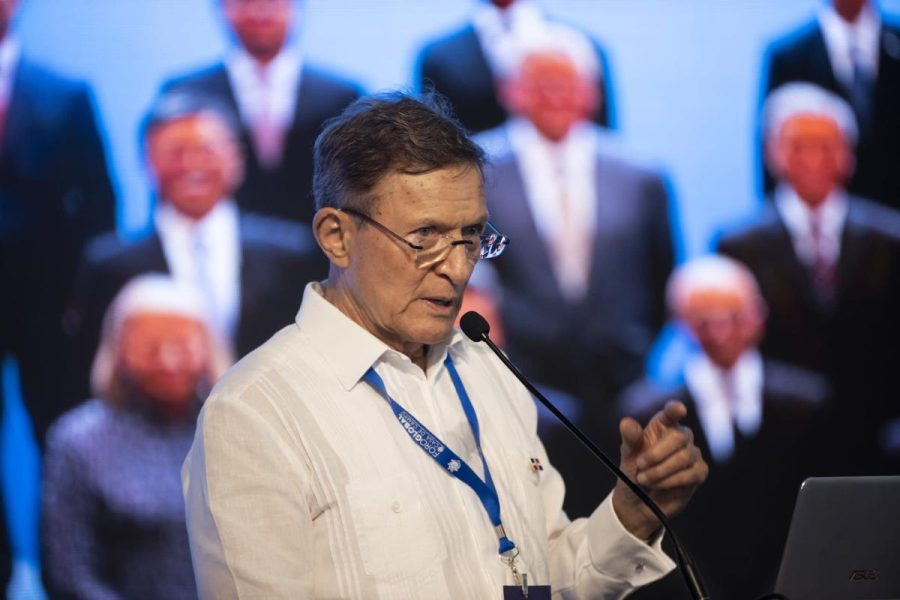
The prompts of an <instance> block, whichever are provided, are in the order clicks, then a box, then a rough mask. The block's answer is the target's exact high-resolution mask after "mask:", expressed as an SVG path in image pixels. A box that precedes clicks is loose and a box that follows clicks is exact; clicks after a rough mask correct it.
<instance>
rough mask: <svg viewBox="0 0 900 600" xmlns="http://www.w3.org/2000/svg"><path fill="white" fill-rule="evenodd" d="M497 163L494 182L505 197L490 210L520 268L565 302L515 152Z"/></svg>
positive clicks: (535, 281)
mask: <svg viewBox="0 0 900 600" xmlns="http://www.w3.org/2000/svg"><path fill="white" fill-rule="evenodd" d="M496 167H497V168H496V169H495V170H494V173H495V174H496V176H495V181H494V182H493V184H494V185H496V186H497V188H498V189H499V190H501V193H500V194H498V195H500V196H502V197H503V198H504V199H505V200H504V201H503V202H498V203H497V205H495V206H491V207H490V210H491V211H492V212H494V211H496V213H497V221H498V222H499V223H503V226H502V227H503V228H505V229H507V231H505V232H504V233H506V234H507V235H509V237H510V240H512V243H513V244H515V246H514V247H515V256H516V261H517V262H519V263H523V267H524V268H523V269H522V271H523V272H525V273H530V275H529V277H531V280H532V282H533V283H534V284H535V285H539V286H540V288H539V289H541V290H545V291H546V290H551V291H552V295H553V297H554V302H559V303H563V302H565V301H564V300H563V296H562V292H561V291H560V289H559V284H558V283H557V281H556V275H555V274H554V272H553V266H552V263H551V261H550V253H549V251H548V249H547V244H546V243H545V241H544V239H543V237H541V235H540V234H539V233H538V229H537V225H536V224H535V221H534V215H533V214H532V212H531V208H530V206H529V205H528V200H527V198H528V196H527V194H526V191H525V180H524V179H523V177H522V173H521V171H520V169H519V164H518V162H517V160H516V158H515V153H513V152H511V153H510V154H509V155H508V156H507V157H506V159H505V160H504V159H499V160H498V161H497V162H496ZM541 295H543V294H541Z"/></svg>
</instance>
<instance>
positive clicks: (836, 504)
mask: <svg viewBox="0 0 900 600" xmlns="http://www.w3.org/2000/svg"><path fill="white" fill-rule="evenodd" d="M775 589H776V591H778V592H780V593H781V594H783V595H785V596H786V597H787V598H788V599H789V600H832V599H833V600H888V599H891V600H897V599H900V477H827V478H810V479H807V480H806V481H805V482H803V485H802V486H801V487H800V493H799V495H798V496H797V504H796V506H795V508H794V517H793V519H792V521H791V528H790V531H789V533H788V538H787V543H786V545H785V549H784V555H783V557H782V560H781V569H780V570H779V572H778V580H777V583H776V585H775Z"/></svg>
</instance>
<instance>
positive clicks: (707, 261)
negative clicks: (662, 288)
mask: <svg viewBox="0 0 900 600" xmlns="http://www.w3.org/2000/svg"><path fill="white" fill-rule="evenodd" d="M698 290H716V291H722V292H730V291H735V290H741V291H746V292H749V294H750V295H751V296H752V297H751V299H750V300H751V302H753V303H754V304H755V305H756V306H758V307H759V308H761V309H762V310H765V302H764V300H763V298H762V294H761V293H760V291H759V285H757V283H756V278H755V277H754V276H753V273H752V272H751V271H750V269H748V268H747V267H746V266H745V265H744V264H742V263H740V262H738V261H736V260H734V259H731V258H728V257H727V256H721V255H719V254H708V255H706V256H701V257H699V258H695V259H692V260H690V261H688V262H686V263H684V264H683V265H681V266H679V267H678V268H677V269H675V271H674V272H673V273H672V275H671V276H670V277H669V281H668V282H667V283H666V306H667V307H668V309H669V312H670V313H671V314H672V315H675V316H676V317H680V316H681V313H682V309H683V307H684V303H685V302H686V301H687V300H688V298H690V295H691V294H692V293H694V292H696V291H698Z"/></svg>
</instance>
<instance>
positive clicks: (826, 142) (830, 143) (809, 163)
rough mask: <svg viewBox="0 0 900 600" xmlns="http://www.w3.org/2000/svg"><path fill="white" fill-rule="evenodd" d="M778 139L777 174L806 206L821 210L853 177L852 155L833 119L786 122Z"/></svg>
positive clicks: (799, 117)
mask: <svg viewBox="0 0 900 600" xmlns="http://www.w3.org/2000/svg"><path fill="white" fill-rule="evenodd" d="M776 136H777V137H776V139H775V140H774V145H773V146H772V148H771V153H772V161H773V164H774V167H775V171H776V172H777V173H778V174H779V175H780V177H782V178H783V179H785V180H786V181H787V182H788V183H789V184H790V185H791V186H792V187H793V188H794V190H795V191H796V192H797V194H798V195H799V196H800V198H801V199H803V201H804V202H806V203H807V204H809V205H811V206H818V205H819V204H821V203H822V201H823V200H825V198H826V197H827V196H828V194H829V193H830V192H831V191H832V190H834V189H836V188H840V187H842V186H843V185H844V182H845V181H846V180H847V178H848V177H849V176H850V172H851V169H852V167H853V154H852V152H851V150H850V146H849V144H848V143H847V140H846V139H844V135H843V133H842V132H841V129H840V127H839V126H838V124H837V123H836V122H835V121H834V120H833V119H830V118H828V117H824V116H819V115H804V114H800V115H797V116H794V117H791V118H790V119H787V120H786V121H785V122H784V124H783V125H782V126H781V131H780V132H778V134H776Z"/></svg>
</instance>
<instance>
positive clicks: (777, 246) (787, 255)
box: [767, 206, 821, 308]
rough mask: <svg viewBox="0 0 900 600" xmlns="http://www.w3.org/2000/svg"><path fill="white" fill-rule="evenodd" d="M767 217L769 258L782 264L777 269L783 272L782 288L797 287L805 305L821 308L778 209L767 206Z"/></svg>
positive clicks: (774, 262)
mask: <svg viewBox="0 0 900 600" xmlns="http://www.w3.org/2000/svg"><path fill="white" fill-rule="evenodd" d="M767 210H768V211H769V219H770V220H771V222H770V225H769V227H768V230H769V233H770V234H771V248H770V251H771V252H772V256H771V258H770V260H771V261H772V264H773V265H778V264H780V265H782V266H783V269H779V271H781V272H783V274H784V281H782V282H781V285H782V286H783V289H785V290H790V289H796V288H798V287H799V292H800V297H801V298H802V303H803V305H805V306H816V307H819V308H821V306H820V302H819V299H818V296H817V294H816V291H815V289H813V285H812V281H811V279H810V275H809V270H808V269H807V268H806V267H805V266H804V265H803V263H801V262H800V259H799V258H798V257H797V251H796V250H795V249H794V242H793V239H792V238H791V234H790V232H789V231H788V229H787V226H786V225H785V224H784V221H783V220H782V219H781V215H780V214H778V211H777V210H776V209H775V208H774V207H772V206H769V207H768V208H767Z"/></svg>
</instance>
